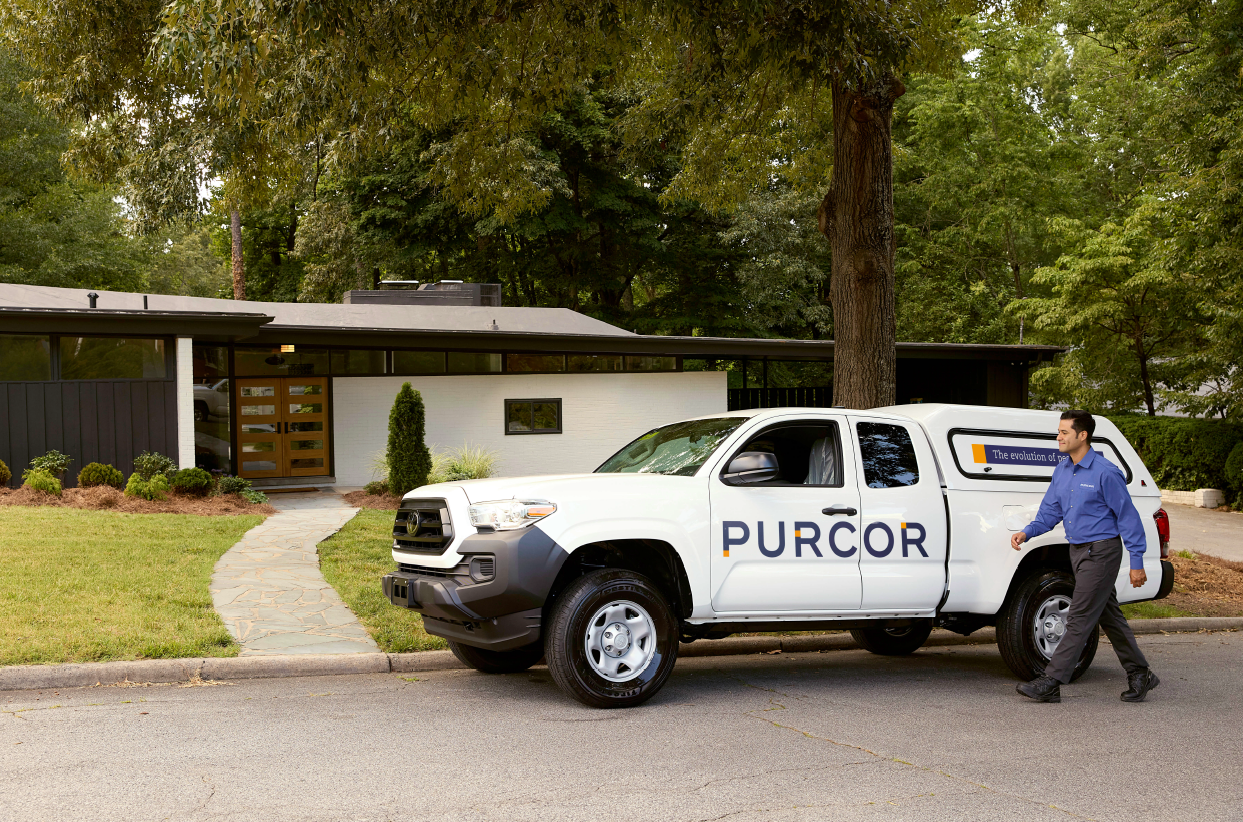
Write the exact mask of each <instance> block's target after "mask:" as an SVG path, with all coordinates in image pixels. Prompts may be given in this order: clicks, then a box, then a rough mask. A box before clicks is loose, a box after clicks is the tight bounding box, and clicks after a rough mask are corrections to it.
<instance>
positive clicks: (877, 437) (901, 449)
mask: <svg viewBox="0 0 1243 822" xmlns="http://www.w3.org/2000/svg"><path fill="white" fill-rule="evenodd" d="M855 429H856V430H857V431H858V432H859V457H860V459H861V460H862V462H863V481H864V482H866V483H867V486H868V488H901V487H902V486H905V485H914V484H915V483H917V482H919V462H918V461H917V460H916V459H915V445H914V443H912V442H911V434H910V432H909V431H907V430H906V429H905V428H903V427H902V426H900V425H889V424H887V423H883V422H861V423H858V424H857V425H856V426H855Z"/></svg>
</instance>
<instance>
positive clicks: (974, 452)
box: [971, 443, 988, 462]
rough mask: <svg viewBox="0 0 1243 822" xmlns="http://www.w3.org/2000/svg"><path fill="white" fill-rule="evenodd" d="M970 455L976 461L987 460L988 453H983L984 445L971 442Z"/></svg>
mask: <svg viewBox="0 0 1243 822" xmlns="http://www.w3.org/2000/svg"><path fill="white" fill-rule="evenodd" d="M971 456H972V457H974V458H975V461H976V462H988V455H987V454H985V453H984V446H983V445H980V444H978V443H973V444H972V446H971Z"/></svg>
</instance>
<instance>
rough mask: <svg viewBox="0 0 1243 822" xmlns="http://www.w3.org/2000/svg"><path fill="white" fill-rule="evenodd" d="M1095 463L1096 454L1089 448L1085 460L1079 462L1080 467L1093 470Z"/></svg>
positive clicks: (1084, 456)
mask: <svg viewBox="0 0 1243 822" xmlns="http://www.w3.org/2000/svg"><path fill="white" fill-rule="evenodd" d="M1094 462H1096V452H1095V451H1093V450H1092V447H1091V446H1088V453H1086V454H1084V455H1083V459H1081V460H1079V467H1081V468H1091V467H1092V463H1094Z"/></svg>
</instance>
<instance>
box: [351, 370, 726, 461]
mask: <svg viewBox="0 0 1243 822" xmlns="http://www.w3.org/2000/svg"><path fill="white" fill-rule="evenodd" d="M725 380H726V374H725V372H723V371H701V372H678V373H663V374H513V375H509V374H505V375H490V376H460V377H337V378H334V379H333V381H332V384H333V389H332V397H333V436H334V438H335V443H336V447H335V451H336V459H337V462H336V467H335V469H334V472H333V473H334V475H335V476H336V478H337V484H338V485H342V486H351V485H364V484H366V483H367V482H370V481H371V480H372V479H374V476H373V475H372V469H371V462H372V458H373V455H374V454H375V453H376V452H377V451H383V450H384V448H385V445H386V443H387V442H388V415H389V411H390V410H391V409H392V407H393V399H394V398H395V397H396V396H397V391H398V390H399V389H400V388H401V384H402V383H403V382H409V383H410V384H411V386H412V387H413V388H414V389H415V390H417V391H419V392H420V393H422V395H423V404H424V406H425V407H426V408H427V444H428V446H429V447H430V448H432V449H433V450H436V449H437V448H438V447H439V448H459V447H461V446H462V445H463V444H464V443H469V444H470V445H472V446H483V447H485V448H488V449H490V450H492V451H495V452H497V453H498V454H499V455H500V462H499V465H498V468H499V471H498V473H499V475H500V476H523V475H527V474H560V473H577V472H585V471H591V470H593V469H595V467H596V466H597V465H599V464H600V463H601V462H603V461H604V460H605V459H607V458H608V457H609V456H610V455H612V454H613V453H614V452H616V451H617V450H618V449H619V448H621V447H622V446H623V445H625V444H626V443H628V442H630V441H631V440H632V439H634V438H635V437H637V436H638V435H640V434H642V433H643V432H644V431H648V430H650V429H652V428H655V427H656V426H658V425H664V424H666V423H670V422H676V421H677V420H680V419H685V418H687V417H697V416H701V415H704V414H717V413H720V412H722V411H725V410H726V408H727V403H726V383H725ZM542 398H559V399H561V401H562V416H563V418H562V429H563V431H564V433H562V434H530V435H506V434H505V428H504V415H505V400H507V399H515V400H516V399H542Z"/></svg>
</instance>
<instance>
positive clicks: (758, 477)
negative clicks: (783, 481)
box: [721, 451, 781, 485]
mask: <svg viewBox="0 0 1243 822" xmlns="http://www.w3.org/2000/svg"><path fill="white" fill-rule="evenodd" d="M780 478H781V468H780V467H779V466H778V465H777V455H776V454H770V453H768V452H767V451H743V452H742V453H741V454H739V455H738V456H736V457H734V458H733V459H732V460H730V461H729V466H728V467H727V468H726V469H725V474H724V475H722V477H721V479H722V480H723V481H724V482H725V483H726V484H727V485H753V484H755V483H757V482H768V481H770V480H775V479H780Z"/></svg>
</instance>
